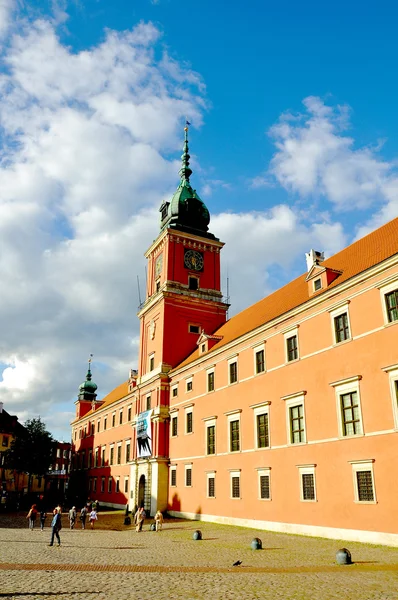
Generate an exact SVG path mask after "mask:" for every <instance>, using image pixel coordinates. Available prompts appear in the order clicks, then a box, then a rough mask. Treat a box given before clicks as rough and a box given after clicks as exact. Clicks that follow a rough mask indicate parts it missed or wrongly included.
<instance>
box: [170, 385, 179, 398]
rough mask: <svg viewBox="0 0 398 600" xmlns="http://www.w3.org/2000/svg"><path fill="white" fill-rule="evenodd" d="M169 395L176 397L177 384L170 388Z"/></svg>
mask: <svg viewBox="0 0 398 600" xmlns="http://www.w3.org/2000/svg"><path fill="white" fill-rule="evenodd" d="M171 395H172V397H173V398H177V396H178V386H177V385H176V386H175V387H173V388H172V390H171Z"/></svg>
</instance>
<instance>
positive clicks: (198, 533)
mask: <svg viewBox="0 0 398 600" xmlns="http://www.w3.org/2000/svg"><path fill="white" fill-rule="evenodd" d="M192 538H193V539H194V540H201V539H202V532H201V531H200V530H199V529H197V530H196V531H194V532H193V536H192Z"/></svg>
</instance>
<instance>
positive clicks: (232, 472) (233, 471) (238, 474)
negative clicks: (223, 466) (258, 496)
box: [229, 469, 242, 500]
mask: <svg viewBox="0 0 398 600" xmlns="http://www.w3.org/2000/svg"><path fill="white" fill-rule="evenodd" d="M235 478H237V479H238V481H239V484H238V485H239V496H234V488H233V485H234V481H233V480H234V479H235ZM229 482H230V486H229V487H230V499H231V500H242V486H241V469H231V470H230V471H229Z"/></svg>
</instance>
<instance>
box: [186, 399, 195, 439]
mask: <svg viewBox="0 0 398 600" xmlns="http://www.w3.org/2000/svg"><path fill="white" fill-rule="evenodd" d="M188 415H190V417H189V416H188ZM184 417H185V418H184V422H185V431H184V433H185V435H192V434H193V433H194V430H193V406H187V407H186V408H185V415H184ZM188 425H190V428H191V429H190V431H189V428H188Z"/></svg>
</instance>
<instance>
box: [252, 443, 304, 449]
mask: <svg viewBox="0 0 398 600" xmlns="http://www.w3.org/2000/svg"><path fill="white" fill-rule="evenodd" d="M293 445H294V446H296V445H297V444H293ZM256 450H271V446H261V447H260V446H257V447H256Z"/></svg>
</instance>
